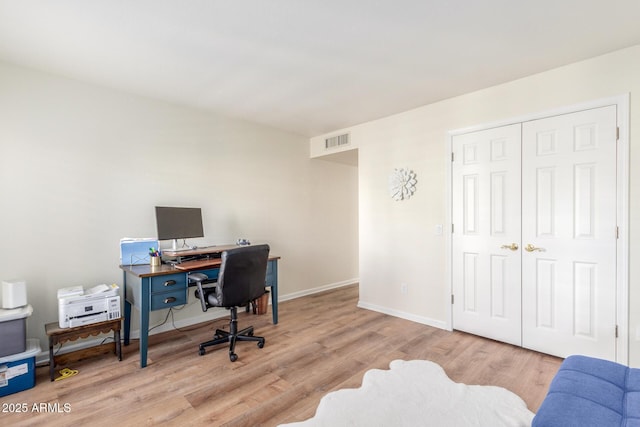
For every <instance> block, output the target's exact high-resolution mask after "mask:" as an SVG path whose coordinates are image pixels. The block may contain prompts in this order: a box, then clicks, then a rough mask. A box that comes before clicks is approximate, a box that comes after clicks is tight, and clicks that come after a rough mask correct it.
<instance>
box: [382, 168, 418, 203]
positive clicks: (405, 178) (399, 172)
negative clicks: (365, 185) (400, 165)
mask: <svg viewBox="0 0 640 427" xmlns="http://www.w3.org/2000/svg"><path fill="white" fill-rule="evenodd" d="M417 183H418V180H417V179H416V174H415V172H413V171H411V170H406V169H394V170H393V172H392V173H391V175H389V194H390V195H391V198H392V199H393V200H398V201H399V200H406V199H408V198H410V197H411V196H413V193H415V192H416V184H417Z"/></svg>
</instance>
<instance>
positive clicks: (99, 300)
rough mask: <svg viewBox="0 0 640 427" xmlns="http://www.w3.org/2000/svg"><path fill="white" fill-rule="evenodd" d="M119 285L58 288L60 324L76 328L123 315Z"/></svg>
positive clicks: (63, 326)
mask: <svg viewBox="0 0 640 427" xmlns="http://www.w3.org/2000/svg"><path fill="white" fill-rule="evenodd" d="M119 289H120V288H119V287H118V285H116V284H113V285H98V286H94V287H93V288H90V289H87V290H85V289H84V288H83V287H82V286H73V287H69V288H62V289H59V290H58V325H59V326H60V327H61V328H74V327H76V326H82V325H89V324H91V323H98V322H104V321H107V320H112V319H117V318H119V317H120V316H121V314H120V313H121V312H120V295H118V290H119Z"/></svg>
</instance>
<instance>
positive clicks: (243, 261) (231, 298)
mask: <svg viewBox="0 0 640 427" xmlns="http://www.w3.org/2000/svg"><path fill="white" fill-rule="evenodd" d="M268 259H269V245H250V246H241V247H238V248H234V249H229V250H227V251H224V252H223V253H222V264H221V265H220V272H219V274H218V282H217V283H216V294H217V295H216V296H217V299H218V301H219V302H220V306H223V307H234V306H242V305H246V304H247V303H248V302H250V301H253V300H254V299H256V298H259V297H260V296H262V295H263V294H264V293H265V290H264V286H265V278H266V275H267V260H268Z"/></svg>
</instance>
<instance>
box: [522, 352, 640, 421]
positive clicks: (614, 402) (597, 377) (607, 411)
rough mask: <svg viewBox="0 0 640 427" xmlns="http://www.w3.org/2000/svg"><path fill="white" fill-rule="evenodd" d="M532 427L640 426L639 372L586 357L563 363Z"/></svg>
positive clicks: (569, 359)
mask: <svg viewBox="0 0 640 427" xmlns="http://www.w3.org/2000/svg"><path fill="white" fill-rule="evenodd" d="M531 425H532V427H556V426H557V427H571V426H576V427H578V426H579V427H590V426H593V427H608V426H616V427H640V369H633V368H628V367H626V366H624V365H620V364H618V363H614V362H610V361H607V360H602V359H595V358H592V357H586V356H570V357H568V358H566V359H565V360H564V362H562V365H560V369H559V370H558V373H557V374H556V376H555V377H554V378H553V380H552V381H551V385H550V386H549V392H548V393H547V396H546V397H545V399H544V401H543V402H542V405H540V409H539V410H538V413H537V414H536V416H535V417H534V419H533V422H532V424H531Z"/></svg>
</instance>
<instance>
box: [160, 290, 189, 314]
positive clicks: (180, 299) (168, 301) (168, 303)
mask: <svg viewBox="0 0 640 427" xmlns="http://www.w3.org/2000/svg"><path fill="white" fill-rule="evenodd" d="M186 303H187V290H186V288H183V289H178V290H176V291H174V292H165V293H163V294H153V295H151V310H162V309H163V308H169V307H173V306H176V305H184V304H186Z"/></svg>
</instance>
